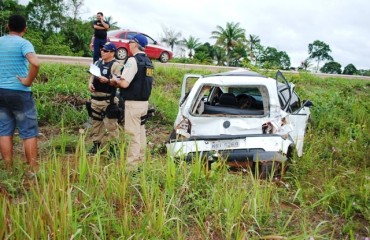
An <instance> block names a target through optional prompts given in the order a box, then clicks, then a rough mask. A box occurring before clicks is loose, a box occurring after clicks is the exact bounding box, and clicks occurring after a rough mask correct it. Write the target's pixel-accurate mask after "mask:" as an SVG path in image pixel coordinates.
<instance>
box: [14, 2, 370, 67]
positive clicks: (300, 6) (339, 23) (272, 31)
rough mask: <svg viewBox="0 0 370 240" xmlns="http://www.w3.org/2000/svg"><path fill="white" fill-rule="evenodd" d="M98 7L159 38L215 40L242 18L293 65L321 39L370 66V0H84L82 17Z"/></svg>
mask: <svg viewBox="0 0 370 240" xmlns="http://www.w3.org/2000/svg"><path fill="white" fill-rule="evenodd" d="M22 1H23V2H26V0H20V1H19V2H20V3H22ZM99 11H101V12H103V13H104V15H105V16H111V17H112V18H113V21H115V22H117V23H118V24H117V25H118V26H119V27H121V28H125V29H126V28H127V29H132V30H138V31H142V32H144V33H146V34H148V35H150V36H152V37H153V38H155V39H157V40H159V38H160V36H161V35H163V27H166V28H171V29H174V30H176V31H178V32H181V33H182V37H185V38H188V37H189V36H190V35H192V36H194V37H196V38H199V40H200V42H202V43H205V42H209V43H211V44H213V43H214V42H215V40H214V39H211V38H210V36H211V32H212V31H214V30H216V26H217V25H219V26H222V27H223V28H225V27H226V23H227V22H234V23H237V22H238V23H240V27H241V28H243V29H245V31H246V35H247V36H248V35H249V34H253V35H257V36H259V38H260V39H261V44H262V45H263V46H270V47H275V48H277V49H278V50H279V51H285V52H286V53H287V54H288V55H289V57H290V60H291V65H292V66H293V67H297V66H299V65H300V62H301V61H303V60H305V59H306V58H307V57H308V44H309V43H313V42H314V41H315V40H320V41H323V42H325V43H326V44H328V45H329V46H330V49H331V50H332V52H331V53H330V55H331V56H332V57H333V58H334V61H336V62H338V63H340V64H341V65H342V69H343V68H344V67H345V66H346V65H347V64H350V63H352V64H354V65H355V67H356V68H357V69H370V1H369V0H304V1H301V0H258V1H257V0H228V1H216V0H182V1H180V0H152V1H150V0H144V1H122V0H103V1H97V0H84V6H83V8H82V11H81V16H82V18H83V19H88V18H89V17H91V16H94V15H95V14H96V13H97V12H99Z"/></svg>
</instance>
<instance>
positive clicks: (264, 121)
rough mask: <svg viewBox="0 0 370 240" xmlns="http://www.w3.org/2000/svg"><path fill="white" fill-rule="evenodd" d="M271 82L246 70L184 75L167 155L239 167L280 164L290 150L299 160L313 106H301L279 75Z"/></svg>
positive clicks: (290, 86)
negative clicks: (220, 162) (259, 163)
mask: <svg viewBox="0 0 370 240" xmlns="http://www.w3.org/2000/svg"><path fill="white" fill-rule="evenodd" d="M276 78H277V79H273V78H268V77H265V76H263V75H260V74H257V73H254V72H250V71H246V70H235V71H231V72H226V73H219V74H213V75H209V76H201V75H191V74H188V75H185V76H184V79H183V84H182V89H181V97H180V102H179V104H180V108H179V112H178V115H177V118H176V120H175V123H174V130H173V132H172V134H171V136H170V139H169V142H168V143H167V145H166V146H167V152H168V153H169V154H170V155H171V156H174V157H180V158H185V159H187V160H191V159H192V158H194V157H195V156H198V157H201V158H202V159H206V160H207V161H210V162H213V161H217V160H218V159H224V160H226V162H227V164H228V165H230V166H239V167H244V166H249V167H250V166H252V164H253V163H255V162H274V161H277V162H284V161H285V160H287V158H288V157H289V155H290V154H291V153H292V150H293V148H296V150H297V151H296V152H297V154H298V156H301V155H302V153H303V141H304V134H305V131H306V127H307V122H308V119H309V118H310V109H309V107H310V106H312V103H311V102H310V101H305V102H304V104H302V103H301V101H300V99H299V97H298V95H297V94H296V93H295V91H294V84H292V83H288V82H287V81H286V80H285V78H284V76H283V75H282V74H281V73H280V72H278V74H277V77H276ZM192 80H193V81H194V80H195V83H194V85H193V86H192V87H191V90H190V91H189V92H187V88H188V85H189V82H191V81H192Z"/></svg>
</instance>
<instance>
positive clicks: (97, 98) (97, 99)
mask: <svg viewBox="0 0 370 240" xmlns="http://www.w3.org/2000/svg"><path fill="white" fill-rule="evenodd" d="M91 99H94V100H96V101H104V100H109V99H110V96H103V97H97V96H91Z"/></svg>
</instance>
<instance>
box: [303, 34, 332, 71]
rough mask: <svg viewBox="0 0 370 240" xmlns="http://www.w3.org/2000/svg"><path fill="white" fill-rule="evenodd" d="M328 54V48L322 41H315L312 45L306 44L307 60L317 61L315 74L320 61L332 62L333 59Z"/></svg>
mask: <svg viewBox="0 0 370 240" xmlns="http://www.w3.org/2000/svg"><path fill="white" fill-rule="evenodd" d="M330 52H331V50H330V46H329V45H328V44H326V43H324V42H322V41H319V40H315V41H314V42H313V43H310V44H308V54H309V58H310V59H316V61H317V67H316V72H317V70H318V69H319V64H320V62H321V61H323V60H328V61H333V58H332V57H331V56H330V55H329V53H330Z"/></svg>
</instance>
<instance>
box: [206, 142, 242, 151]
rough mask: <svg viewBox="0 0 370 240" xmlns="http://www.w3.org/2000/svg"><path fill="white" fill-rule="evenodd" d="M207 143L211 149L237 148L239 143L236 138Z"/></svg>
mask: <svg viewBox="0 0 370 240" xmlns="http://www.w3.org/2000/svg"><path fill="white" fill-rule="evenodd" d="M209 144H211V145H210V147H211V150H218V149H230V148H237V147H239V145H240V144H239V141H238V140H223V141H213V142H210V143H209Z"/></svg>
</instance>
